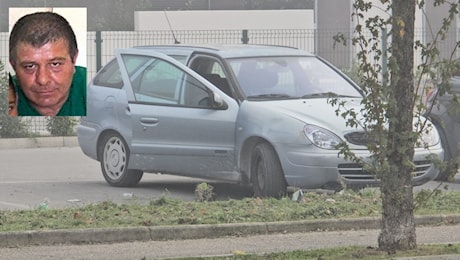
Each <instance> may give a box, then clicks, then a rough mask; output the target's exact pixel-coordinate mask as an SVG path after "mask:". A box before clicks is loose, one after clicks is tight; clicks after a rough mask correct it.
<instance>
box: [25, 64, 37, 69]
mask: <svg viewBox="0 0 460 260" xmlns="http://www.w3.org/2000/svg"><path fill="white" fill-rule="evenodd" d="M22 67H23V68H24V69H25V70H33V69H35V68H36V67H37V66H36V65H35V64H26V65H24V66H22Z"/></svg>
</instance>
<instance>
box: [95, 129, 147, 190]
mask: <svg viewBox="0 0 460 260" xmlns="http://www.w3.org/2000/svg"><path fill="white" fill-rule="evenodd" d="M99 149H100V150H99V153H100V154H99V155H100V161H101V169H102V174H103V175H104V178H105V180H106V181H107V183H108V184H110V185H112V186H116V187H131V186H135V185H137V184H138V183H139V181H140V180H141V179H142V175H143V174H144V173H143V172H142V171H139V170H128V162H129V149H128V146H127V145H126V143H125V141H124V140H123V138H122V137H121V136H120V135H118V134H116V133H110V134H107V135H105V136H104V138H103V140H102V142H101V147H100V148H99Z"/></svg>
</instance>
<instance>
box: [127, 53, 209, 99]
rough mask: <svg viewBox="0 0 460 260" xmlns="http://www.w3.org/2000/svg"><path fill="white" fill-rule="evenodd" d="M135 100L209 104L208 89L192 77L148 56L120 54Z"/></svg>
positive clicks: (165, 62)
mask: <svg viewBox="0 0 460 260" xmlns="http://www.w3.org/2000/svg"><path fill="white" fill-rule="evenodd" d="M122 58H123V62H124V63H125V67H126V69H127V71H128V75H129V78H130V81H131V86H132V89H133V92H134V96H135V98H136V101H137V102H145V103H152V104H156V105H174V106H187V107H209V103H210V102H209V99H210V98H209V97H210V94H209V91H208V90H207V88H206V87H205V86H204V85H203V84H202V83H201V82H200V81H198V80H197V79H195V78H194V77H193V76H191V75H189V74H187V73H186V72H185V71H183V70H181V69H180V68H178V67H176V66H175V65H173V64H171V63H169V62H168V61H165V60H162V59H158V58H155V57H150V56H140V55H122Z"/></svg>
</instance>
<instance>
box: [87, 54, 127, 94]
mask: <svg viewBox="0 0 460 260" xmlns="http://www.w3.org/2000/svg"><path fill="white" fill-rule="evenodd" d="M93 84H94V85H97V86H103V87H109V88H122V87H123V79H122V77H121V73H120V67H119V66H118V63H117V59H113V60H111V61H110V62H109V63H108V64H107V65H106V66H105V67H104V68H102V70H101V71H100V72H99V73H98V74H97V76H96V77H95V78H94V80H93Z"/></svg>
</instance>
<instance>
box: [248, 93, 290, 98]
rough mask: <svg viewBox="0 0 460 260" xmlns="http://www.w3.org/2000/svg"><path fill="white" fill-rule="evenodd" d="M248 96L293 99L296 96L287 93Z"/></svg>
mask: <svg viewBox="0 0 460 260" xmlns="http://www.w3.org/2000/svg"><path fill="white" fill-rule="evenodd" d="M248 98H270V99H291V98H295V97H293V96H290V95H287V94H260V95H255V96H248Z"/></svg>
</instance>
